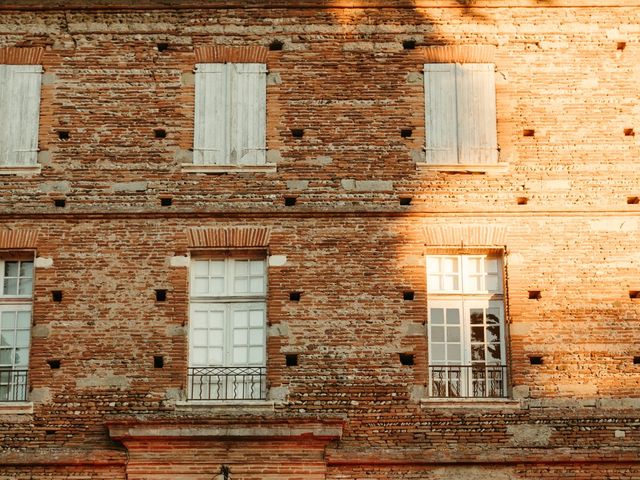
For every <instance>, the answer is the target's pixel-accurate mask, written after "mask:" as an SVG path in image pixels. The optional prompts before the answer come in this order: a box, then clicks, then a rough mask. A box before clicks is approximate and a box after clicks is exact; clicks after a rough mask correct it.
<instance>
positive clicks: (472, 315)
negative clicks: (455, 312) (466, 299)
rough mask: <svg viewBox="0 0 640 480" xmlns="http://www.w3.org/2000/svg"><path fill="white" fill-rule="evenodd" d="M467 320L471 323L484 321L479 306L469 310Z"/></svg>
mask: <svg viewBox="0 0 640 480" xmlns="http://www.w3.org/2000/svg"><path fill="white" fill-rule="evenodd" d="M469 320H470V321H471V323H472V324H476V325H477V324H482V323H484V312H483V311H482V309H481V308H472V309H471V310H470V311H469Z"/></svg>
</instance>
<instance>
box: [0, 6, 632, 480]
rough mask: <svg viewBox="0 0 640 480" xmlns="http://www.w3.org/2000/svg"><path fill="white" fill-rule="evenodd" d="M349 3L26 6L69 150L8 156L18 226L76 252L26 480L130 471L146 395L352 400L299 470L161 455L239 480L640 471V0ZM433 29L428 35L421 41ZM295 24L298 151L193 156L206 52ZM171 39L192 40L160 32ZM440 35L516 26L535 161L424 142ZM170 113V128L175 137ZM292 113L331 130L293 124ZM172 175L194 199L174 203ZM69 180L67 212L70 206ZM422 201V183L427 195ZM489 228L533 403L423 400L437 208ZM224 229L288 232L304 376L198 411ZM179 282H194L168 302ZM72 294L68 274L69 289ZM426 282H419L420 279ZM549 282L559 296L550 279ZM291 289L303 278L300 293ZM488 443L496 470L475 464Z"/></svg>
mask: <svg viewBox="0 0 640 480" xmlns="http://www.w3.org/2000/svg"><path fill="white" fill-rule="evenodd" d="M22 5H23V6H24V5H28V4H27V3H23V4H22ZM337 6H338V5H331V6H328V5H327V6H323V7H322V8H291V9H287V8H257V9H244V8H229V9H215V8H213V9H200V10H197V9H188V8H185V9H180V10H171V9H169V10H149V11H117V10H114V11H111V10H104V11H91V10H85V11H79V10H71V11H57V10H51V11H39V12H31V11H29V9H28V8H25V9H23V10H22V11H16V10H5V11H3V12H2V15H1V16H0V47H3V46H7V47H15V46H42V47H44V48H45V53H44V57H43V67H44V70H45V74H46V77H45V78H44V83H45V85H44V86H43V93H42V108H41V125H40V137H39V138H40V140H39V143H40V148H41V150H42V152H43V153H41V155H40V160H41V164H42V172H41V174H39V175H35V176H24V177H21V176H9V177H1V179H2V183H3V188H2V189H0V228H8V229H15V230H38V232H39V234H38V238H37V255H38V256H39V257H43V258H51V259H53V265H52V266H50V267H48V268H43V267H40V268H37V271H36V284H35V295H34V308H33V318H34V324H35V327H34V338H33V340H32V352H31V359H30V375H31V386H32V388H33V392H32V395H33V396H34V401H33V414H22V415H7V414H0V432H2V434H1V435H0V442H1V444H2V446H3V447H4V448H5V451H6V452H7V453H2V454H0V464H4V465H3V467H2V469H0V472H1V473H0V478H2V475H4V476H5V477H6V478H20V479H21V478H31V477H30V476H29V475H32V476H33V478H43V479H56V480H57V479H62V478H65V479H66V478H96V479H99V478H124V472H125V455H124V447H123V446H122V445H121V444H118V443H117V442H113V441H111V440H110V439H109V436H108V432H107V427H106V424H107V422H109V421H113V420H114V419H116V420H117V419H119V418H121V417H122V416H127V417H131V416H132V415H137V416H139V418H140V419H142V420H144V419H146V418H149V417H151V418H154V419H166V418H168V419H171V421H175V422H180V421H181V419H183V418H187V417H188V418H189V419H191V420H193V418H196V419H197V418H207V419H210V418H214V419H225V418H229V419H230V421H231V420H233V419H237V418H244V417H246V416H247V415H249V416H250V417H252V418H253V417H256V418H264V419H271V420H273V419H280V420H282V421H283V422H294V423H295V421H296V419H308V418H310V417H311V418H315V417H319V418H334V417H339V418H343V419H344V421H345V424H344V430H343V437H342V439H341V440H340V441H339V442H336V443H334V444H332V445H331V446H329V447H328V448H327V452H326V454H325V455H324V460H323V461H320V462H319V463H314V462H317V461H318V459H317V458H316V459H314V460H313V461H311V460H309V458H308V457H306V455H307V454H308V452H307V453H300V454H299V455H298V454H297V453H296V450H295V449H292V450H291V451H290V452H289V454H290V455H289V456H288V457H286V460H283V462H284V463H287V462H292V465H293V464H295V463H296V462H295V459H296V458H297V462H298V463H297V464H296V465H295V466H292V467H291V470H289V471H287V470H286V468H284V467H283V468H280V467H278V468H275V469H273V468H271V469H266V470H260V468H261V466H260V465H261V463H260V462H259V461H256V458H255V457H254V456H253V454H252V450H251V449H249V448H247V449H246V451H244V452H243V451H242V450H241V449H240V450H238V451H235V453H234V455H228V454H224V453H217V454H216V455H214V456H212V457H211V458H210V459H208V462H209V463H207V464H206V468H204V467H203V468H202V469H201V471H200V472H198V471H197V465H194V466H191V467H189V468H188V470H189V471H186V470H185V471H182V473H179V472H178V471H170V470H167V469H166V467H163V466H162V465H163V463H162V462H157V463H153V462H150V463H149V464H147V466H146V467H145V468H149V469H151V470H153V469H155V471H156V472H159V473H162V474H167V475H175V476H174V477H172V478H177V475H183V477H180V478H193V479H195V478H211V471H212V470H211V468H213V467H214V466H216V465H220V464H223V463H225V462H227V463H228V464H231V466H232V472H235V473H233V474H232V477H231V478H232V479H233V480H237V479H238V478H272V476H273V478H276V477H277V478H289V479H294V478H312V477H310V475H311V474H312V473H310V472H313V475H320V477H319V478H322V477H321V475H324V474H325V473H324V469H325V468H328V470H327V471H326V477H327V478H330V479H340V480H342V479H386V478H398V479H399V478H403V479H417V478H424V479H427V478H428V479H434V480H435V479H438V480H439V479H449V478H470V479H475V478H478V479H479V478H484V477H483V476H482V475H485V474H486V475H489V472H491V474H492V475H497V477H496V478H505V479H507V478H517V479H529V478H564V477H565V476H566V475H568V473H567V472H571V474H573V475H575V478H580V479H583V478H584V479H596V478H624V479H632V478H638V476H640V471H639V470H638V468H639V467H638V459H637V451H638V448H639V447H640V433H638V426H637V418H638V409H639V408H640V399H639V397H640V395H639V393H638V392H640V369H639V368H638V365H633V363H632V358H633V356H634V355H640V350H639V349H638V344H640V333H639V332H640V328H639V327H640V325H639V323H640V320H639V319H640V316H639V308H640V307H639V305H640V304H639V303H638V301H637V300H632V299H630V298H629V290H640V282H639V281H638V274H637V271H638V267H639V265H640V256H639V255H638V253H637V248H636V243H637V242H636V238H637V235H638V231H639V230H640V222H639V219H638V218H639V217H638V205H633V204H627V197H629V196H638V195H640V191H639V190H638V188H639V187H638V185H639V183H638V180H639V176H638V173H637V165H636V163H637V158H638V154H639V153H640V148H639V145H640V144H639V141H638V138H640V137H638V136H625V135H624V133H623V130H624V129H625V128H635V129H636V130H638V129H639V128H640V126H638V125H637V118H638V115H637V114H638V108H639V107H638V88H637V85H638V80H640V79H639V78H638V73H637V68H636V63H637V62H636V58H637V56H638V55H637V54H638V49H639V47H638V45H639V43H638V40H639V39H638V30H637V28H636V26H637V25H638V24H639V23H640V9H639V8H638V5H632V4H629V5H627V6H625V7H619V8H618V7H610V6H609V7H606V8H604V7H603V8H598V7H596V6H592V7H589V8H579V7H566V6H563V5H562V4H561V5H559V6H558V5H556V7H558V8H551V7H547V6H543V5H542V4H540V5H538V6H536V7H533V6H532V5H531V4H524V3H523V4H521V6H520V7H511V8H507V7H500V5H499V4H496V3H495V2H494V4H492V7H491V8H484V7H483V6H482V5H477V6H475V7H462V6H459V5H457V4H455V3H447V4H442V5H438V6H434V7H433V8H418V9H413V8H371V9H359V8H331V7H337ZM2 8H5V7H2ZM409 38H413V39H416V40H417V43H418V47H417V48H416V49H415V50H403V48H402V41H403V40H405V39H409ZM276 39H277V40H281V41H283V42H284V49H283V50H282V51H270V52H269V53H268V57H267V65H268V68H269V71H270V73H271V75H272V77H275V76H279V80H278V81H276V80H275V79H274V80H273V81H270V84H269V86H268V87H267V96H268V100H267V102H268V104H267V108H268V128H267V135H268V140H267V143H268V146H269V148H270V150H279V152H280V156H281V160H279V161H278V169H277V172H276V173H253V174H246V173H245V174H228V175H203V174H194V173H185V172H182V171H181V168H180V163H182V162H183V160H182V159H181V155H184V154H185V153H186V151H187V150H188V149H189V148H190V147H191V146H192V141H193V134H192V131H193V125H192V123H193V86H192V81H191V80H192V79H190V78H189V74H190V73H191V72H192V70H193V67H194V64H195V54H194V49H195V48H197V47H202V46H208V45H235V46H250V45H260V46H268V45H269V44H270V43H271V41H273V40H276ZM159 42H165V43H168V45H169V48H168V50H166V51H164V52H158V50H157V48H156V44H157V43H159ZM620 42H626V46H625V48H624V50H618V49H617V48H618V44H619V43H620ZM434 44H436V45H437V44H451V45H457V44H482V45H485V44H489V45H495V46H496V53H495V63H496V70H497V77H496V79H497V80H496V82H497V87H496V88H497V98H498V142H499V144H500V147H501V151H500V159H501V161H504V162H507V163H508V164H509V169H508V172H507V173H505V174H498V175H478V174H474V175H472V174H445V173H435V172H425V171H421V170H419V169H416V164H415V158H414V157H413V156H412V151H418V152H419V151H420V149H421V147H422V145H423V143H424V104H423V87H422V83H421V81H420V79H419V78H417V76H416V74H418V73H419V72H420V71H421V69H422V64H423V63H424V52H423V51H422V49H423V47H424V46H427V45H434ZM416 78H417V80H416ZM155 128H164V129H166V131H167V137H166V138H165V139H156V138H154V134H153V130H154V129H155ZM291 128H304V136H303V137H302V138H301V139H295V138H292V136H291V133H290V129H291ZM401 128H413V135H412V137H411V138H408V139H403V138H401V137H400V129H401ZM523 129H534V130H535V136H534V137H523V135H522V131H523ZM58 130H68V131H69V132H70V139H69V140H68V141H61V140H59V139H58V135H57V131H58ZM44 152H46V153H44ZM177 152H178V153H177ZM371 181H373V182H374V183H363V182H371ZM306 182H308V183H306ZM356 182H357V183H356ZM162 195H171V196H172V197H173V206H171V207H161V206H160V202H159V198H160V196H162ZM285 195H297V196H298V201H297V204H296V206H294V207H285V206H284V201H283V197H284V196H285ZM60 196H64V197H66V200H67V206H66V207H65V208H57V207H54V206H53V202H52V198H54V197H60ZM403 196H410V197H412V198H413V201H412V205H411V206H408V207H401V206H400V205H399V201H398V199H399V197H403ZM518 197H528V199H529V202H528V203H527V205H517V203H516V199H517V198H518ZM461 225H478V226H485V225H494V226H496V227H498V228H504V229H505V231H506V237H505V240H504V242H505V247H506V257H505V258H506V261H505V263H506V267H505V272H506V278H507V287H508V302H507V307H508V320H509V322H510V341H509V350H510V352H509V358H510V366H511V378H512V384H513V387H514V393H515V396H516V397H517V398H518V399H521V403H520V405H519V406H515V407H513V406H501V407H498V408H486V407H482V406H477V405H476V406H474V407H465V408H441V407H433V408H431V407H428V406H424V405H422V404H420V403H419V401H418V399H419V397H420V396H421V395H420V389H421V388H422V387H424V385H425V383H426V375H427V374H426V371H427V370H426V368H427V361H426V358H427V357H426V349H427V340H426V337H425V335H424V334H423V333H422V329H423V328H424V327H423V323H424V321H425V318H426V309H427V295H426V280H425V269H424V256H425V254H426V252H427V251H428V248H429V247H431V245H427V243H428V242H427V239H426V237H425V234H424V227H425V226H433V227H438V226H461ZM219 226H225V227H227V226H228V227H259V228H262V227H268V228H270V229H271V232H270V240H269V253H270V254H272V255H286V257H287V262H286V264H285V265H284V266H280V267H275V266H274V267H270V268H269V280H268V309H269V314H268V318H269V322H270V324H271V325H272V326H271V332H270V336H269V340H268V350H269V360H268V372H269V373H268V375H269V382H270V384H271V386H272V387H283V388H284V391H285V393H286V394H285V395H284V400H283V401H282V402H278V403H276V405H275V408H274V410H273V412H264V411H260V412H258V413H255V412H254V413H247V412H246V411H243V409H242V408H240V409H237V410H234V411H231V412H230V411H229V410H228V409H227V410H224V411H221V410H217V409H215V408H213V407H212V408H211V409H204V410H202V409H200V410H198V411H196V412H186V413H185V412H184V411H182V410H176V408H175V395H176V392H178V391H179V390H181V389H183V388H184V384H185V380H186V376H185V371H186V366H187V339H186V334H185V332H186V330H185V325H186V322H187V320H188V319H187V315H188V290H187V281H188V275H187V269H186V268H184V267H175V266H171V264H170V258H171V257H173V256H176V255H185V254H187V253H188V251H189V248H188V237H187V232H188V230H189V229H190V228H201V227H219ZM158 288H163V289H164V288H166V289H167V290H168V301H167V302H166V303H156V302H155V298H154V289H158ZM51 290H62V291H63V294H64V297H63V301H62V302H61V303H59V304H58V303H54V302H53V301H52V300H51V294H50V291H51ZM405 290H413V291H415V292H416V296H415V300H414V301H412V302H411V301H404V300H403V299H402V293H403V291H405ZM528 290H540V291H541V295H542V297H541V298H540V299H539V300H529V299H528V293H527V292H528ZM290 291H301V292H303V294H302V297H301V301H300V302H299V303H294V302H290V301H289V292H290ZM285 353H298V354H299V366H297V367H286V366H285V358H284V354H285ZM399 353H414V354H415V359H416V365H415V366H413V367H410V366H402V365H401V364H400V362H399V359H398V354H399ZM154 355H164V357H165V367H164V369H162V370H160V369H154V368H153V356H154ZM530 355H542V356H543V359H544V364H543V365H540V366H534V365H531V364H530V363H529V356H530ZM51 359H59V360H61V368H60V369H59V370H51V369H50V368H49V366H48V365H47V363H46V362H47V360H51ZM621 432H624V436H622V435H623V434H622V433H621ZM303 444H304V442H303ZM263 445H264V449H265V451H267V452H268V451H269V449H270V448H271V449H272V450H273V451H274V452H275V451H276V449H274V448H273V446H272V445H270V443H269V442H267V441H265V442H263ZM78 448H81V449H84V450H83V451H87V452H91V455H97V456H98V457H97V459H95V462H94V463H95V464H96V465H98V464H101V463H100V462H101V460H99V459H100V458H102V457H101V456H100V455H107V456H109V458H111V460H110V461H111V462H112V464H110V465H108V466H106V465H104V464H101V465H102V466H100V467H90V466H83V465H76V466H69V465H71V464H73V463H74V462H77V461H78V459H81V458H82V457H83V456H84V455H82V454H78V453H77V450H76V449H78ZM167 448H168V450H167V452H164V453H168V454H169V460H167V462H170V456H171V450H170V446H169V447H167ZM9 449H16V450H15V451H11V450H9ZM54 450H55V451H56V452H58V451H61V452H63V453H64V455H65V456H64V460H60V462H59V463H60V464H59V465H58V466H56V467H53V466H51V465H47V464H46V462H44V463H38V464H34V465H33V466H30V463H31V462H29V460H28V459H29V458H30V455H32V452H49V451H51V452H53V451H54ZM303 450H304V449H303ZM176 451H177V450H176ZM196 451H197V448H196V447H194V450H192V451H191V453H190V454H193V452H196ZM20 452H23V453H20ZM65 452H66V453H65ZM182 454H184V452H181V455H182ZM21 455H22V456H21ZM112 457H113V458H112ZM55 458H58V457H57V456H56V455H53V454H52V460H51V462H53V461H54V459H55ZM91 458H93V457H91ZM176 458H182V457H178V456H177V454H176ZM275 458H279V457H277V455H276V457H275ZM74 459H76V460H74ZM91 461H93V460H91ZM144 461H145V460H144V456H142V457H137V458H133V459H132V460H131V462H132V463H131V465H130V467H131V470H130V474H131V475H133V476H130V478H147V477H144V475H143V476H138V477H136V476H135V475H134V470H133V467H134V464H135V463H136V462H141V463H142V464H144ZM480 461H482V462H488V463H490V464H492V466H488V465H486V464H483V465H481V466H471V465H472V464H473V463H474V462H480ZM252 462H254V463H252ZM87 463H91V462H87ZM103 463H104V462H103ZM178 463H179V462H178ZM194 463H196V461H195V459H194ZM456 463H459V464H460V465H459V466H455V464H456ZM287 464H288V463H287ZM305 465H306V467H305ZM318 465H319V467H318ZM327 465H328V467H327ZM265 468H266V467H265ZM305 468H309V469H311V470H305ZM305 472H306V473H305ZM483 472H484V473H483ZM207 475H208V476H207ZM148 478H151V475H150V474H149V476H148ZM154 478H157V477H154Z"/></svg>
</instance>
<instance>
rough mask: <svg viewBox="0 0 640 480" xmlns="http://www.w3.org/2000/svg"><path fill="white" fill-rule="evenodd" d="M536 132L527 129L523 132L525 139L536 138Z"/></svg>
mask: <svg viewBox="0 0 640 480" xmlns="http://www.w3.org/2000/svg"><path fill="white" fill-rule="evenodd" d="M535 135H536V131H535V130H534V129H533V128H525V129H524V130H522V136H523V137H535Z"/></svg>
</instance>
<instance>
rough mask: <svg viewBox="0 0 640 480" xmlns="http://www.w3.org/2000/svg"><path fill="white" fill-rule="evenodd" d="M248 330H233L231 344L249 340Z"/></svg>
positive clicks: (240, 343)
mask: <svg viewBox="0 0 640 480" xmlns="http://www.w3.org/2000/svg"><path fill="white" fill-rule="evenodd" d="M248 334H249V332H247V330H237V329H236V330H234V331H233V344H234V345H246V344H247V343H248V341H249V335H248Z"/></svg>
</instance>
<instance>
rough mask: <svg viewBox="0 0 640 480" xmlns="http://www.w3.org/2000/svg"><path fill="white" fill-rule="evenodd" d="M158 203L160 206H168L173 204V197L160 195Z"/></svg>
mask: <svg viewBox="0 0 640 480" xmlns="http://www.w3.org/2000/svg"><path fill="white" fill-rule="evenodd" d="M160 205H161V206H162V207H170V206H171V205H173V199H172V198H171V197H160Z"/></svg>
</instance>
